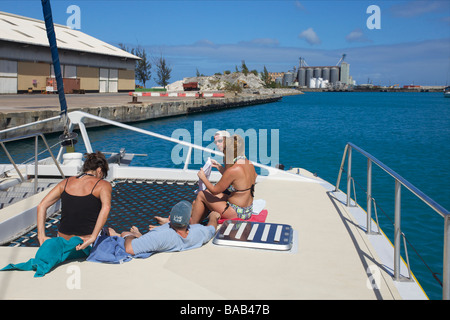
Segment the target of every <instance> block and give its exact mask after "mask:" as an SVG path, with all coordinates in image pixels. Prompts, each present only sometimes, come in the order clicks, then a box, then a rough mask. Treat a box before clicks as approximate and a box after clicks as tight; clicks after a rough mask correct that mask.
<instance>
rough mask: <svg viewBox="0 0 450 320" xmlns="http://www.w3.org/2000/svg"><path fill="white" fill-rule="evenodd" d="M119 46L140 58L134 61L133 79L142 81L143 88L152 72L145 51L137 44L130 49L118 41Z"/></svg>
mask: <svg viewBox="0 0 450 320" xmlns="http://www.w3.org/2000/svg"><path fill="white" fill-rule="evenodd" d="M119 48H120V49H122V50H125V51H127V52H129V53H131V54H134V55H135V56H138V57H139V58H141V59H140V60H138V61H136V66H135V68H134V74H135V79H136V80H138V81H140V82H142V84H143V85H144V88H145V82H147V81H148V80H150V79H151V74H152V73H151V68H152V65H151V63H150V61H149V60H148V59H147V53H146V52H145V49H144V48H142V47H141V46H137V47H136V48H131V49H130V48H128V47H127V46H126V45H124V44H123V43H119Z"/></svg>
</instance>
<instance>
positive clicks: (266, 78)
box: [261, 66, 272, 88]
mask: <svg viewBox="0 0 450 320" xmlns="http://www.w3.org/2000/svg"><path fill="white" fill-rule="evenodd" d="M261 75H262V76H261V79H262V81H263V82H264V86H265V87H266V88H267V87H269V86H270V83H271V82H272V79H271V78H270V76H269V72H268V71H267V68H266V66H264V71H263V72H261Z"/></svg>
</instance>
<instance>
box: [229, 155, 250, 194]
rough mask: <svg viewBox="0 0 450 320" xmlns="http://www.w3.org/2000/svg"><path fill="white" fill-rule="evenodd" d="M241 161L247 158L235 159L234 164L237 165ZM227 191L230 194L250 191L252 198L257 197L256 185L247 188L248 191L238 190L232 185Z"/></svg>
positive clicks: (239, 157)
mask: <svg viewBox="0 0 450 320" xmlns="http://www.w3.org/2000/svg"><path fill="white" fill-rule="evenodd" d="M239 159H246V157H245V156H238V157H236V158H234V160H233V162H234V163H236V161H238V160H239ZM227 190H228V191H229V192H244V191H248V190H250V193H251V195H252V198H254V197H255V195H254V193H255V184H252V186H251V187H250V188H247V189H244V190H236V188H235V187H233V185H231V184H230V186H229V187H228V188H227Z"/></svg>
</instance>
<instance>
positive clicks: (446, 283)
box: [335, 142, 450, 300]
mask: <svg viewBox="0 0 450 320" xmlns="http://www.w3.org/2000/svg"><path fill="white" fill-rule="evenodd" d="M352 150H356V151H358V152H359V153H360V154H362V155H363V156H365V157H366V158H367V222H366V223H367V232H368V233H370V230H371V226H370V224H371V220H372V202H373V198H372V164H373V163H374V164H376V165H377V166H378V167H380V168H381V169H382V170H384V171H385V172H386V173H388V174H389V175H390V176H391V177H392V178H394V180H395V206H394V207H395V211H394V212H395V222H394V280H395V281H400V245H401V237H402V235H403V233H402V232H401V205H400V203H401V187H402V186H403V187H405V188H406V189H408V190H409V191H411V192H412V193H413V194H414V195H415V196H417V197H418V198H419V199H420V200H422V201H423V202H424V203H425V204H427V205H428V206H429V207H430V208H432V209H433V210H434V211H436V212H437V213H439V214H440V215H441V216H442V217H443V218H444V252H443V281H442V299H444V300H450V212H449V211H448V210H447V209H445V208H444V207H442V206H441V205H440V204H438V203H437V202H435V201H434V200H433V199H431V198H430V197H428V196H427V195H426V194H424V193H423V192H422V191H420V190H419V189H418V188H416V187H415V186H414V185H412V184H411V183H410V182H409V181H407V180H406V179H404V178H403V177H402V176H400V175H399V174H398V173H396V172H395V171H394V170H392V169H391V168H389V167H388V166H386V165H385V164H384V163H383V162H381V161H380V160H378V159H377V158H375V157H374V156H372V155H371V154H370V153H368V152H366V151H364V150H363V149H361V148H359V147H358V146H356V145H354V144H353V143H350V142H349V143H347V145H346V146H345V149H344V154H343V156H342V161H341V166H340V169H339V174H338V178H337V181H336V189H335V191H337V190H338V189H339V184H340V182H341V176H342V172H343V170H344V165H345V160H346V158H347V170H346V171H347V206H351V194H350V193H351V182H352V180H353V178H352ZM405 250H406V246H405ZM406 252H407V251H406ZM406 255H407V253H406ZM407 259H408V258H407ZM407 265H408V270H409V262H407Z"/></svg>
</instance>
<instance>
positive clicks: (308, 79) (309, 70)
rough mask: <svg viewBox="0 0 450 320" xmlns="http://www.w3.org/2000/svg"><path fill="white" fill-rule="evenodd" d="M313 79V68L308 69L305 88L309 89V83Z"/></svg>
mask: <svg viewBox="0 0 450 320" xmlns="http://www.w3.org/2000/svg"><path fill="white" fill-rule="evenodd" d="M312 77H313V68H307V69H306V77H305V86H307V87H309V82H310V81H311V78H312Z"/></svg>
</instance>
